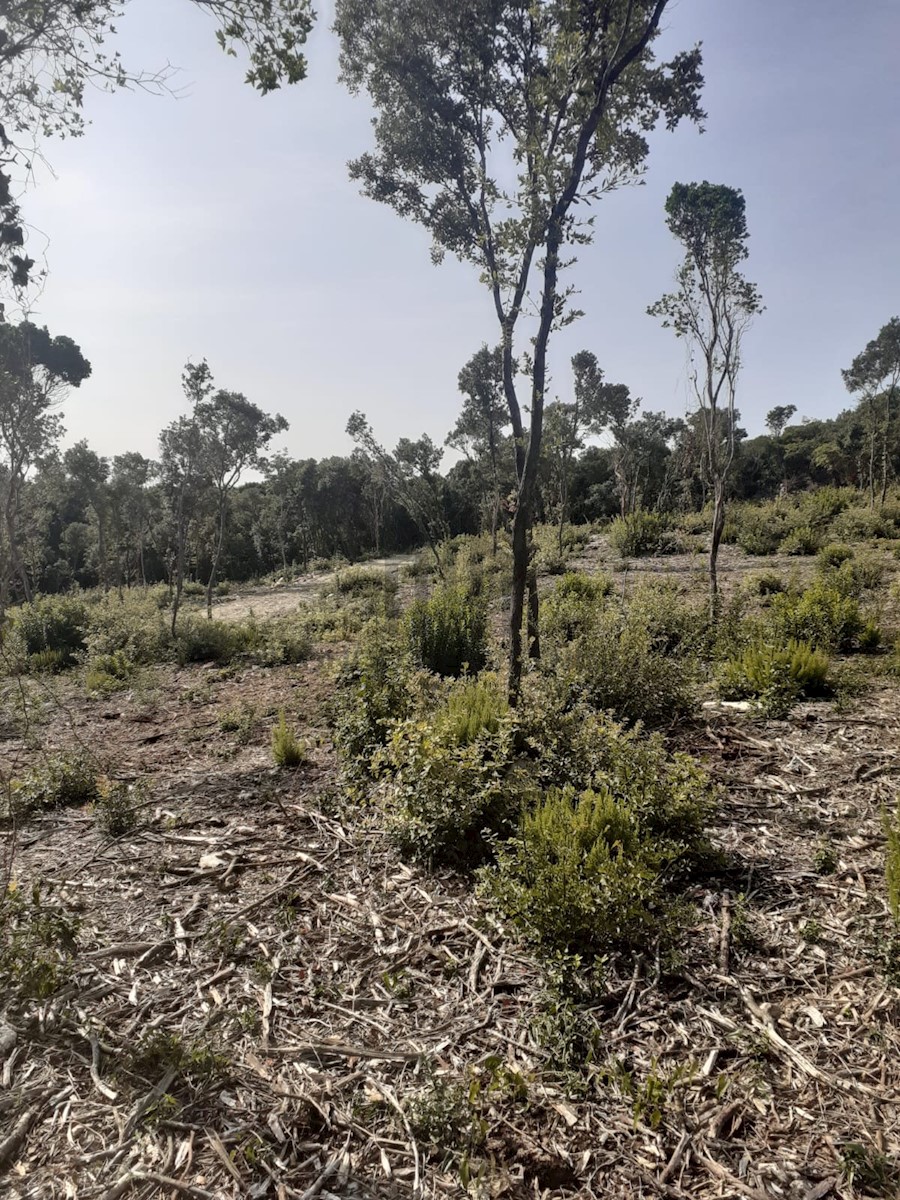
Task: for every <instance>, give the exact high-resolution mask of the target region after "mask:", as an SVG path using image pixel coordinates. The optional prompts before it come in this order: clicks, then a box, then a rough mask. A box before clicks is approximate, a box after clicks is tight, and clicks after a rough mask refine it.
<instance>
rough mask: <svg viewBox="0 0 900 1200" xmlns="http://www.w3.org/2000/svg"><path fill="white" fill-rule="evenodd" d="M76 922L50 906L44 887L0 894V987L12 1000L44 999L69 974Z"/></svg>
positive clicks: (8, 1001)
mask: <svg viewBox="0 0 900 1200" xmlns="http://www.w3.org/2000/svg"><path fill="white" fill-rule="evenodd" d="M77 933H78V920H77V918H75V917H74V916H73V915H72V914H71V913H70V912H67V911H66V910H65V909H64V908H62V907H61V906H60V905H59V904H54V903H51V902H48V901H47V899H46V898H45V897H44V896H43V895H42V892H41V885H40V884H39V883H34V884H33V885H32V887H31V889H30V890H26V889H23V888H19V887H17V886H16V885H15V884H14V883H12V884H10V886H9V887H8V888H5V889H3V890H2V891H0V988H2V992H3V997H4V1007H6V1006H7V1005H10V1004H11V1002H12V1001H13V999H14V998H15V999H18V1000H20V1001H24V1000H46V999H47V998H48V997H49V996H52V995H53V994H54V992H56V991H57V990H58V989H59V988H60V987H61V986H62V984H63V983H65V982H66V980H67V979H68V978H69V976H70V974H71V968H72V961H73V953H74V950H75V937H76V934H77Z"/></svg>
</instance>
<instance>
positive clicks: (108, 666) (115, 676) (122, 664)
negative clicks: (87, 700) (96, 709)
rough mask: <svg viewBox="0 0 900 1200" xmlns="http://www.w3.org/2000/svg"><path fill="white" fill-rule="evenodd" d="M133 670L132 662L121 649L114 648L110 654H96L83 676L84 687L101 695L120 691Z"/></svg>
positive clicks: (125, 685)
mask: <svg viewBox="0 0 900 1200" xmlns="http://www.w3.org/2000/svg"><path fill="white" fill-rule="evenodd" d="M134 671H135V667H134V663H133V662H132V661H131V660H130V659H129V658H127V657H126V656H125V652H124V651H123V650H116V651H114V652H113V653H112V654H98V655H97V657H96V658H92V659H91V661H90V663H89V664H88V669H87V673H86V675H85V677H84V683H85V687H86V688H87V689H88V691H90V692H100V693H102V694H103V695H106V694H107V693H109V692H117V691H121V689H122V688H124V687H127V686H128V682H129V680H130V679H131V678H132V676H133V675H134Z"/></svg>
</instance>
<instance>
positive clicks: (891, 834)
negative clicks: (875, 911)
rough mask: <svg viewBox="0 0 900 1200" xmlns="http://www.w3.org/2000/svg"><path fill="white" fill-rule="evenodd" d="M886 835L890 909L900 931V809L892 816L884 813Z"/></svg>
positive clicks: (885, 864)
mask: <svg viewBox="0 0 900 1200" xmlns="http://www.w3.org/2000/svg"><path fill="white" fill-rule="evenodd" d="M884 834H885V838H886V839H887V842H886V845H885V857H884V877H885V883H886V885H887V898H888V908H889V909H890V911H891V916H892V917H893V918H894V924H895V925H896V926H897V928H898V929H900V809H898V810H897V811H895V812H894V813H893V814H892V815H891V814H889V813H887V812H885V813H884Z"/></svg>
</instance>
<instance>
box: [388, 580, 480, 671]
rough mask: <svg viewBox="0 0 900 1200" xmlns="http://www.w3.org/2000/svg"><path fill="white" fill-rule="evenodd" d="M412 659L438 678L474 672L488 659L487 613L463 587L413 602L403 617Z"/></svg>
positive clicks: (449, 589)
mask: <svg viewBox="0 0 900 1200" xmlns="http://www.w3.org/2000/svg"><path fill="white" fill-rule="evenodd" d="M405 630H406V636H407V642H408V645H409V650H410V653H411V654H412V656H413V659H414V660H415V661H416V662H418V663H419V664H420V665H421V666H423V667H427V668H428V670H429V671H435V672H436V673H437V674H438V675H461V674H462V673H463V671H464V670H468V671H470V672H472V673H477V672H478V671H480V670H481V668H482V667H483V666H484V664H485V662H486V659H487V611H486V608H485V605H484V603H483V602H482V601H481V600H480V599H479V598H477V597H473V596H471V595H470V594H469V593H468V592H466V591H465V590H464V589H463V588H461V587H459V586H457V587H442V588H439V589H438V590H436V591H435V592H434V593H433V595H432V596H431V597H430V598H429V599H428V600H416V601H415V602H414V603H413V604H411V605H410V607H409V609H408V610H407V613H406V618H405Z"/></svg>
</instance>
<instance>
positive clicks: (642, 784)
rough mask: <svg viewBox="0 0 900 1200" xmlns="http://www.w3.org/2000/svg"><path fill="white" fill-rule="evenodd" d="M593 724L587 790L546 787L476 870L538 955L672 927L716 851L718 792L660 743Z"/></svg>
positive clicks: (637, 945) (586, 948) (642, 941)
mask: <svg viewBox="0 0 900 1200" xmlns="http://www.w3.org/2000/svg"><path fill="white" fill-rule="evenodd" d="M592 724H593V728H592V730H591V732H592V735H593V737H592V741H593V742H594V743H595V749H594V750H593V752H592V753H593V755H594V757H595V769H594V771H593V772H592V773H591V778H590V783H589V786H588V787H586V788H584V789H583V790H580V791H579V790H578V788H577V786H576V787H572V786H562V787H551V788H550V790H549V791H547V792H546V793H545V794H544V796H543V797H542V798H541V799H539V800H538V801H537V802H536V803H534V804H533V805H531V806H530V807H529V808H528V809H527V811H526V813H525V815H524V816H523V819H522V822H521V825H520V827H519V831H518V833H517V834H516V835H515V836H514V837H513V838H512V839H510V840H509V841H508V842H507V843H506V844H505V845H504V846H501V847H500V849H499V852H498V857H497V863H496V865H495V866H493V867H491V868H487V869H486V870H485V872H484V873H483V882H484V887H485V890H486V892H487V894H488V895H489V896H490V897H491V898H492V899H493V901H494V903H495V904H497V905H498V907H499V908H500V910H501V911H502V912H503V914H504V915H505V916H506V917H507V919H509V920H511V921H512V922H514V923H515V924H516V925H517V926H518V927H519V928H520V929H521V930H522V932H523V933H524V934H525V935H526V936H527V937H529V938H530V939H531V940H532V941H533V942H534V943H535V944H536V945H537V946H538V947H539V949H540V950H541V951H542V952H543V953H544V954H546V955H548V956H572V955H576V956H578V957H580V958H582V959H583V960H590V959H595V958H597V957H599V956H602V955H605V954H608V953H610V952H611V951H615V950H622V949H627V950H636V949H645V948H647V947H648V946H649V945H650V944H652V943H653V942H655V941H658V940H659V939H660V938H663V939H665V938H667V937H672V936H673V935H674V933H675V932H676V930H677V929H678V928H679V921H678V910H679V907H680V904H679V900H678V887H679V885H680V884H681V883H683V882H684V880H685V879H687V878H689V877H690V876H691V875H692V874H693V873H695V872H696V870H697V869H698V868H701V867H703V866H704V865H705V864H707V863H708V861H709V859H710V856H711V851H710V847H709V843H708V841H707V837H706V833H705V829H706V825H707V823H708V820H709V817H710V814H711V811H712V807H713V795H714V794H713V790H712V788H711V785H710V782H709V779H708V777H707V776H706V775H705V773H704V772H703V771H702V770H701V769H700V768H699V767H697V765H696V764H694V763H692V762H691V761H690V760H689V759H687V757H686V756H678V755H676V756H675V757H674V758H669V757H668V756H667V755H666V752H665V749H664V747H663V744H662V742H661V741H660V740H659V739H656V738H649V739H648V738H642V737H638V736H637V735H635V734H634V733H628V732H625V731H624V730H622V729H621V727H619V726H617V725H615V724H614V723H613V722H610V721H607V720H604V719H596V718H595V720H594V722H593V723H592Z"/></svg>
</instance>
